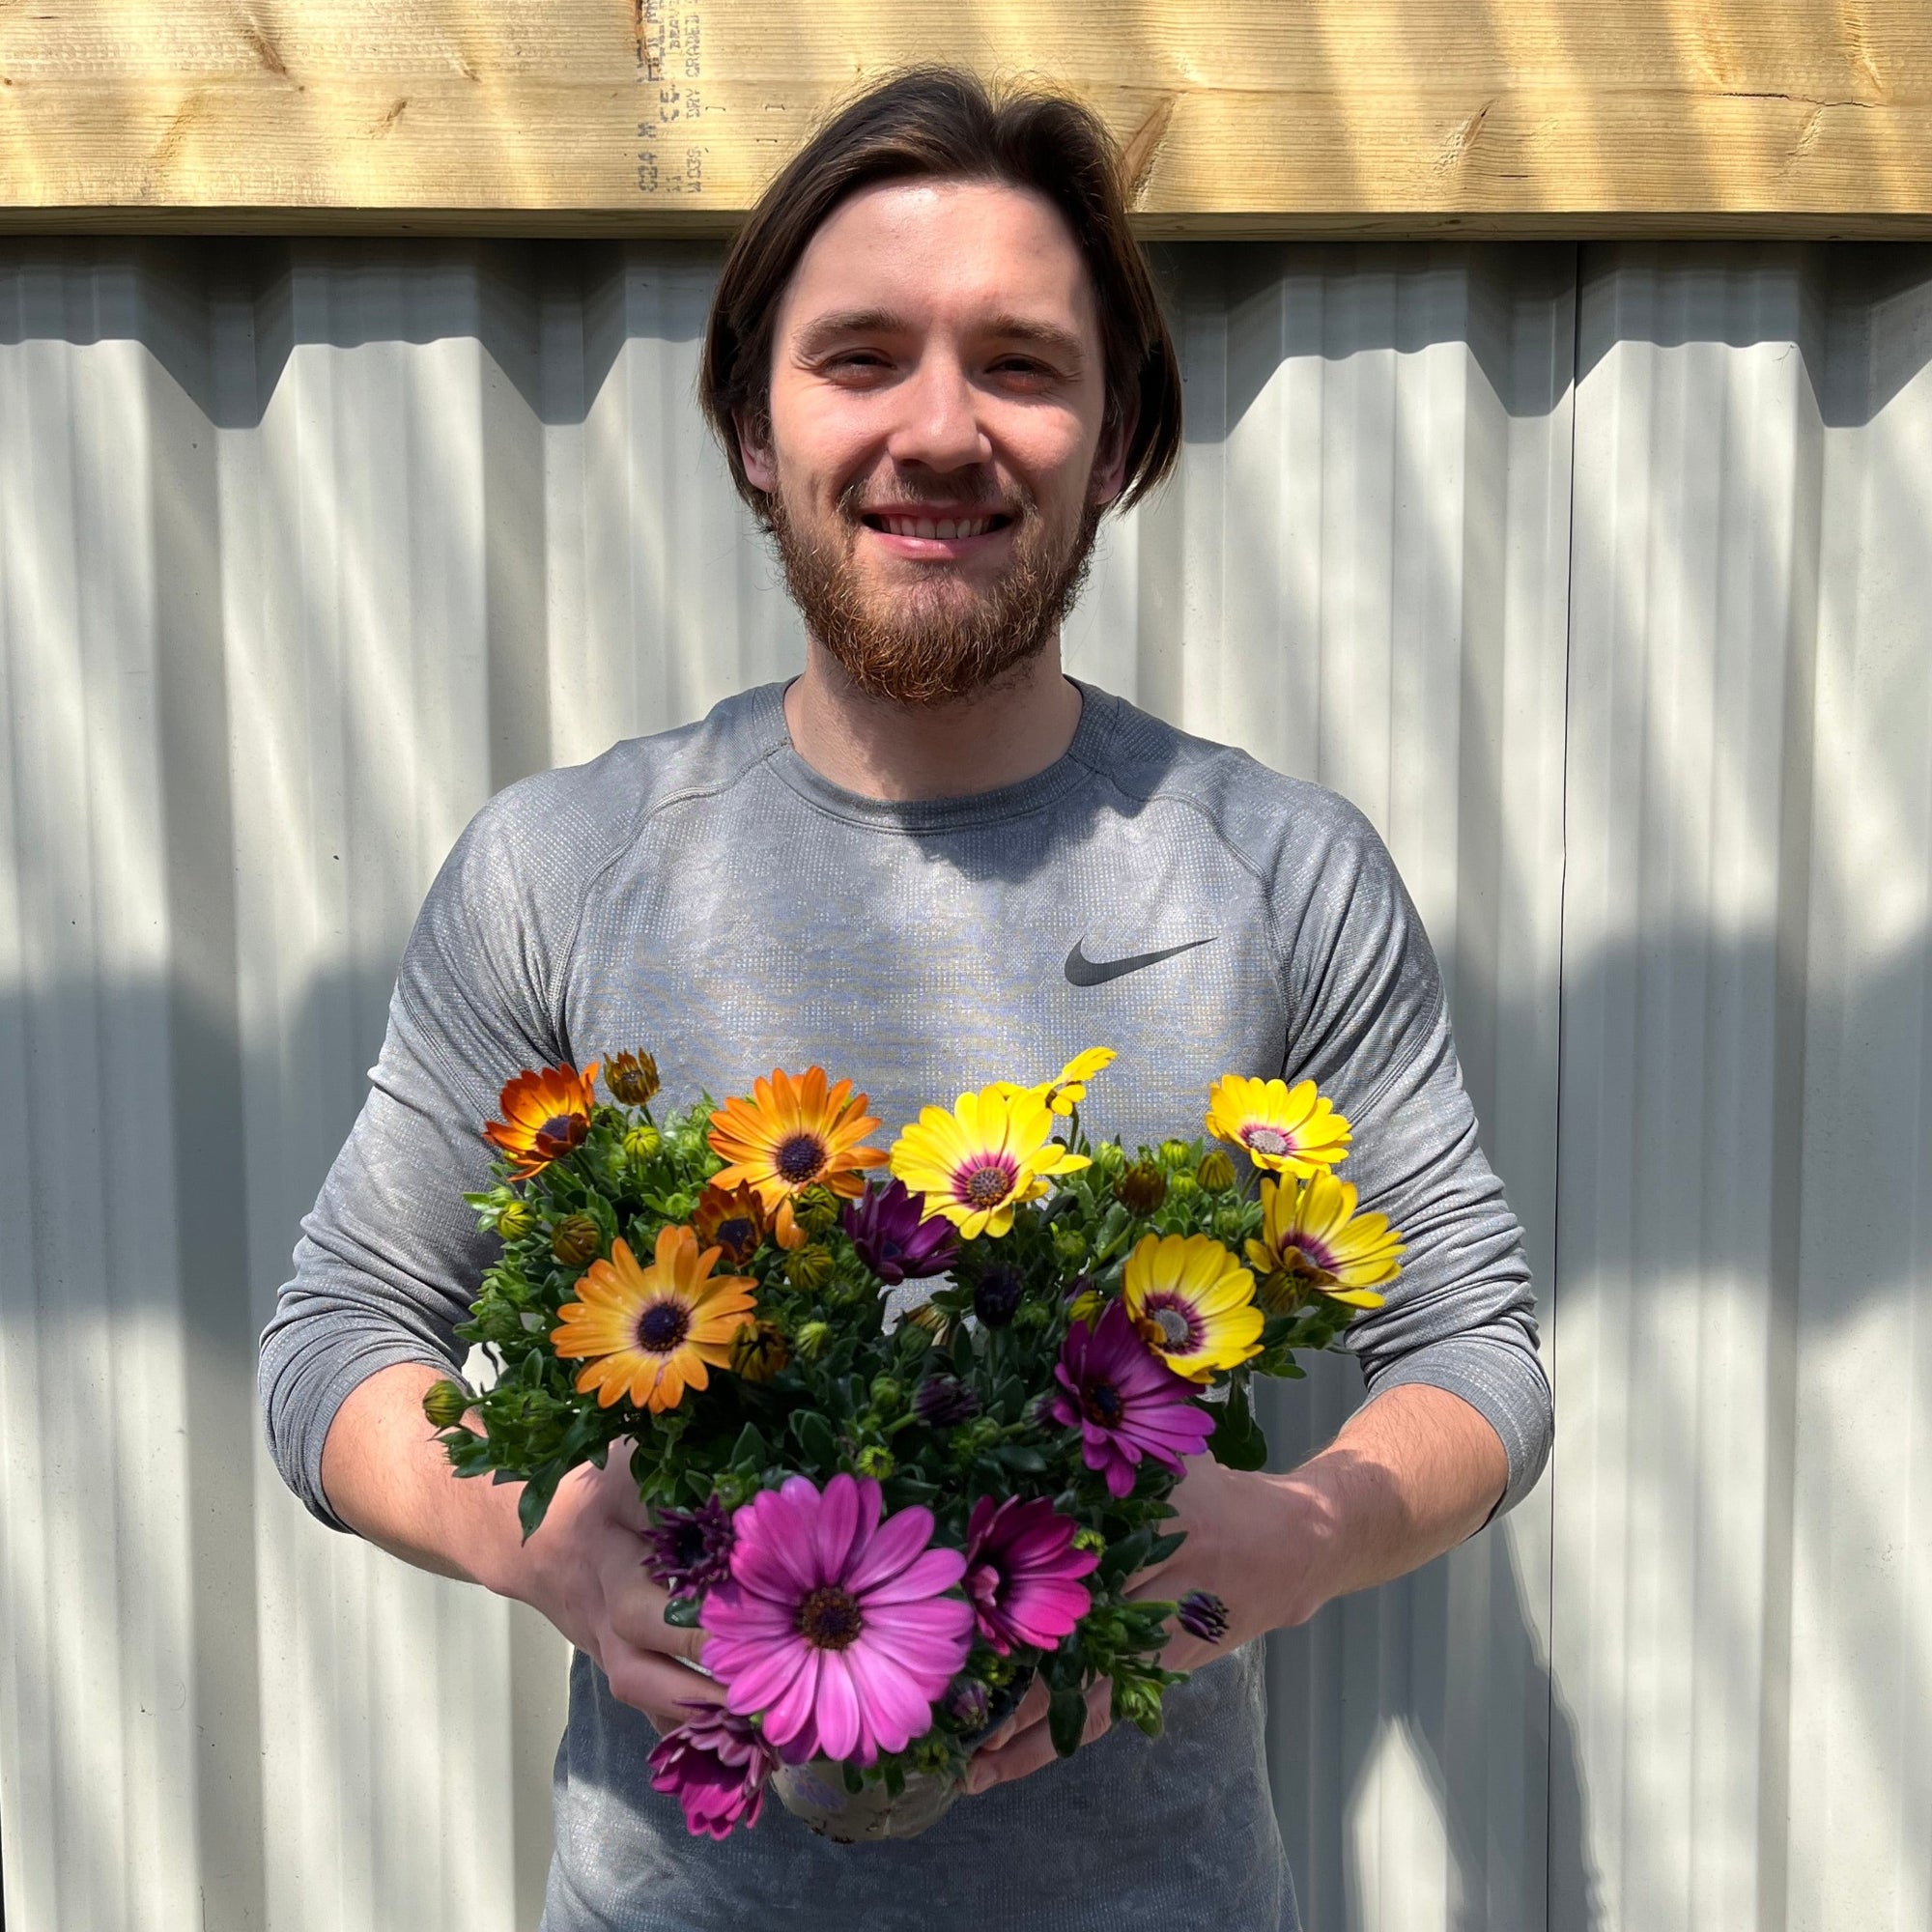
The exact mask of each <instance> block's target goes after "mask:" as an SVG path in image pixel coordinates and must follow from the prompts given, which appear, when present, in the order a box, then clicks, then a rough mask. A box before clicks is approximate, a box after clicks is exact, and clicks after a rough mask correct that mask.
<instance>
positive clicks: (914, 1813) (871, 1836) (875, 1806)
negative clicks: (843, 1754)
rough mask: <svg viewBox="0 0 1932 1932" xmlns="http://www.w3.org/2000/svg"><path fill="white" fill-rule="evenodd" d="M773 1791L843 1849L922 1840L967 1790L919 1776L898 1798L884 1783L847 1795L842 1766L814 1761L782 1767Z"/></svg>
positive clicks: (910, 1778) (909, 1780)
mask: <svg viewBox="0 0 1932 1932" xmlns="http://www.w3.org/2000/svg"><path fill="white" fill-rule="evenodd" d="M772 1789H773V1791H775V1792H776V1793H777V1794H778V1799H779V1803H780V1804H782V1805H783V1806H784V1808H785V1809H786V1810H787V1811H789V1812H790V1813H791V1814H792V1816H793V1817H795V1818H803V1819H804V1820H805V1822H806V1823H807V1824H808V1825H810V1827H811V1829H812V1830H813V1831H814V1832H816V1833H818V1834H819V1835H820V1836H821V1837H825V1838H830V1839H831V1840H832V1841H833V1843H834V1844H838V1845H861V1844H872V1843H876V1842H878V1841H879V1840H881V1839H884V1838H916V1837H918V1836H919V1834H920V1833H922V1832H923V1831H924V1830H925V1829H926V1828H927V1827H928V1826H930V1825H936V1824H937V1823H938V1822H939V1820H940V1819H941V1818H943V1817H944V1816H945V1815H946V1813H947V1812H948V1811H949V1810H951V1809H952V1801H953V1800H954V1799H955V1798H957V1797H958V1796H959V1794H960V1792H961V1791H963V1790H964V1789H965V1787H964V1786H963V1785H960V1784H955V1783H953V1782H952V1779H950V1778H946V1777H935V1776H931V1775H930V1774H929V1773H926V1772H923V1771H915V1772H911V1773H909V1774H908V1775H907V1776H906V1781H905V1789H904V1790H903V1791H902V1792H900V1793H899V1795H898V1796H897V1797H896V1798H895V1797H894V1796H893V1795H892V1793H891V1792H889V1791H888V1790H887V1789H886V1787H885V1786H884V1785H883V1784H868V1785H867V1786H866V1787H865V1788H864V1789H863V1790H860V1791H847V1790H846V1789H845V1777H844V1773H843V1771H842V1770H841V1769H840V1767H839V1765H838V1762H837V1761H836V1760H835V1759H833V1758H827V1757H814V1758H811V1759H809V1760H808V1761H807V1762H806V1763H804V1764H781V1765H780V1766H779V1768H778V1770H777V1771H775V1772H773V1774H772Z"/></svg>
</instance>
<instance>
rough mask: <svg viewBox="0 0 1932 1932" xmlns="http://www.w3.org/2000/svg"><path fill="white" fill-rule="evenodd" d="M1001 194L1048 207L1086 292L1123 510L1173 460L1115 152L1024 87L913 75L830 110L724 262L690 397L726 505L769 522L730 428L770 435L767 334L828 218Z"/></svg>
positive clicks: (1176, 371) (1175, 383) (963, 75)
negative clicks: (725, 491)
mask: <svg viewBox="0 0 1932 1932" xmlns="http://www.w3.org/2000/svg"><path fill="white" fill-rule="evenodd" d="M933 179H938V180H946V181H990V182H1004V183H1007V184H1009V185H1012V186H1014V187H1023V188H1031V189H1033V190H1034V191H1035V192H1037V193H1038V194H1042V195H1044V196H1045V197H1046V199H1047V200H1048V201H1050V202H1051V203H1052V204H1053V205H1054V207H1055V208H1057V209H1058V210H1059V211H1060V213H1061V214H1062V216H1063V217H1064V218H1065V222H1066V225H1067V227H1068V228H1069V229H1071V230H1072V233H1073V239H1074V241H1075V242H1076V243H1077V244H1078V246H1079V249H1080V253H1081V255H1082V257H1083V258H1084V260H1085V262H1086V264H1087V272H1088V274H1089V275H1090V276H1091V277H1092V279H1093V284H1094V304H1095V307H1096V309H1097V311H1098V315H1099V322H1100V338H1101V343H1102V346H1103V349H1104V352H1105V355H1104V362H1105V380H1106V394H1107V403H1106V415H1105V419H1104V420H1105V423H1106V426H1107V428H1108V429H1109V430H1114V429H1117V428H1118V427H1119V425H1120V424H1122V422H1124V421H1126V420H1127V418H1128V416H1129V415H1130V414H1131V415H1132V417H1133V423H1134V428H1133V434H1132V437H1131V438H1130V440H1129V441H1128V444H1127V462H1126V482H1125V486H1124V488H1123V489H1122V493H1121V496H1120V497H1119V499H1118V503H1117V507H1119V508H1121V509H1125V508H1126V507H1127V505H1128V504H1130V503H1133V502H1135V501H1137V500H1138V499H1139V498H1140V497H1144V496H1146V494H1147V493H1148V492H1149V491H1150V490H1151V489H1152V488H1153V487H1154V485H1155V484H1156V483H1158V482H1159V481H1160V480H1161V479H1162V477H1164V476H1165V475H1166V474H1167V472H1168V471H1169V470H1170V469H1173V468H1174V463H1175V459H1176V457H1177V456H1178V455H1179V451H1180V364H1179V359H1178V358H1177V356H1176V355H1175V353H1174V343H1173V341H1172V339H1171V338H1170V337H1169V335H1168V332H1167V324H1166V322H1165V321H1164V320H1163V319H1162V316H1161V312H1160V303H1159V300H1158V298H1156V296H1155V294H1154V285H1153V276H1152V274H1151V272H1150V270H1149V267H1148V260H1147V256H1146V255H1145V254H1144V253H1143V252H1142V249H1141V245H1140V243H1139V241H1136V240H1135V238H1134V235H1133V232H1132V230H1131V229H1129V227H1128V226H1127V210H1126V197H1125V187H1124V184H1123V182H1122V164H1121V157H1120V150H1119V149H1118V148H1117V147H1116V145H1115V143H1114V138H1113V136H1112V135H1111V134H1109V133H1108V131H1107V128H1106V127H1105V124H1104V123H1102V121H1101V120H1100V118H1099V116H1098V115H1096V114H1094V113H1093V112H1092V111H1091V110H1090V109H1089V108H1086V107H1084V106H1082V105H1081V104H1080V102H1079V101H1077V100H1071V99H1066V98H1065V96H1063V95H1058V94H1051V93H1047V92H1045V91H1042V90H1039V89H1036V88H1031V87H1028V88H1014V89H1009V90H1003V91H1001V92H1000V93H999V94H997V95H995V94H992V93H989V92H988V90H987V89H986V87H985V86H984V85H983V84H982V83H981V82H980V80H979V79H978V77H977V76H975V75H974V74H971V73H968V72H966V71H963V70H961V69H958V68H948V67H919V68H910V69H907V70H905V71H902V72H900V73H897V74H895V75H894V76H893V77H892V78H891V79H889V80H886V81H884V82H882V83H880V84H879V85H878V86H877V87H874V88H872V89H871V90H869V91H868V92H867V93H866V94H865V95H862V96H861V97H860V98H859V99H857V100H854V101H852V102H851V103H850V104H849V105H848V106H846V107H844V108H842V109H841V110H840V111H839V112H838V114H837V115H835V116H834V117H833V119H832V120H831V121H830V122H828V123H827V124H826V125H825V127H823V128H820V129H819V131H818V132H817V133H816V134H815V135H813V136H812V138H811V139H810V141H808V142H807V143H806V145H805V147H804V148H803V149H801V150H800V151H799V153H798V154H796V155H794V156H792V158H791V159H790V160H789V161H788V162H787V163H786V164H785V166H784V167H783V168H781V170H780V171H779V173H778V175H777V176H776V177H775V178H774V179H773V180H772V182H771V183H770V184H769V185H767V187H766V188H765V191H764V193H763V194H761V195H760V196H759V197H758V203H757V206H756V207H755V208H754V209H753V211H752V214H751V218H750V219H749V220H748V221H747V222H746V224H745V226H744V227H743V228H742V229H740V230H739V232H738V236H737V239H736V240H735V241H733V242H732V244H731V251H730V253H729V254H728V255H727V256H726V257H725V270H724V273H723V274H722V275H721V276H720V277H719V281H718V287H717V291H716V293H715V294H714V295H713V297H712V300H711V315H710V320H709V322H708V323H707V325H706V327H705V332H704V361H703V366H702V368H701V370H700V372H699V376H698V400H699V403H700V405H701V406H702V408H703V411H704V414H705V417H706V420H707V421H709V423H710V424H711V427H712V430H713V432H714V433H715V434H716V435H717V438H718V440H719V441H720V442H721V443H723V445H724V447H725V460H726V461H727V462H728V463H729V464H730V466H731V477H732V480H733V481H734V482H735V483H736V484H737V486H738V494H739V496H741V497H744V499H745V501H746V502H747V503H749V504H750V505H751V506H752V510H753V514H754V515H755V516H756V517H757V519H758V521H759V522H760V523H761V524H765V525H767V526H768V525H769V523H770V510H769V506H768V504H767V503H766V500H765V493H764V492H763V491H762V490H760V489H758V488H756V487H755V486H754V485H753V483H752V482H751V481H750V480H749V479H748V478H747V476H746V474H745V466H744V460H743V458H742V457H741V456H740V454H739V450H738V436H737V431H736V428H735V426H734V422H733V417H734V416H735V415H739V414H742V415H743V416H744V418H745V420H746V421H747V423H748V424H750V425H751V426H752V427H753V430H754V431H755V432H756V433H757V434H758V435H759V437H760V438H761V439H762V438H765V437H769V435H770V431H771V414H770V404H771V365H772V334H773V329H774V326H775V324H776V321H777V317H778V309H779V303H780V300H781V298H782V296H783V294H784V291H785V287H786V285H787V284H788V283H789V282H790V280H791V276H792V270H794V269H796V268H797V266H798V262H799V257H800V256H802V255H803V254H804V253H805V250H806V246H807V244H808V243H809V242H810V240H811V238H812V236H813V235H814V234H815V233H816V232H817V231H818V228H819V226H820V224H821V223H823V222H824V221H825V219H826V217H827V216H828V215H830V214H831V213H832V212H833V211H834V210H835V209H836V208H837V207H838V204H839V203H840V202H842V201H843V200H845V198H846V197H847V196H848V195H851V194H854V193H856V192H857V191H858V190H859V189H860V188H863V187H869V186H871V185H873V184H875V183H878V182H886V181H908V180H933Z"/></svg>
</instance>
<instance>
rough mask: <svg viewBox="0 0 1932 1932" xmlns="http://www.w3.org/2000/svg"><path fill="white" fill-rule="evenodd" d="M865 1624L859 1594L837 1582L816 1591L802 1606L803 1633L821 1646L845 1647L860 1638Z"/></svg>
mask: <svg viewBox="0 0 1932 1932" xmlns="http://www.w3.org/2000/svg"><path fill="white" fill-rule="evenodd" d="M865 1627H866V1623H865V1619H864V1618H863V1617H862V1616H861V1615H860V1614H859V1600H858V1598H857V1597H855V1596H854V1595H853V1594H852V1593H851V1591H849V1590H841V1589H839V1588H838V1585H837V1584H834V1583H827V1584H825V1585H823V1586H822V1587H821V1588H819V1589H816V1590H814V1591H812V1593H811V1594H810V1596H809V1597H807V1598H806V1600H805V1602H804V1603H802V1604H801V1605H799V1606H798V1634H799V1635H800V1636H802V1637H804V1639H805V1640H806V1642H807V1643H810V1644H815V1645H816V1646H817V1647H818V1648H819V1649H820V1650H843V1649H845V1648H846V1647H847V1646H848V1645H850V1644H853V1643H856V1642H857V1641H858V1640H859V1633H860V1632H861V1631H862V1630H864V1629H865Z"/></svg>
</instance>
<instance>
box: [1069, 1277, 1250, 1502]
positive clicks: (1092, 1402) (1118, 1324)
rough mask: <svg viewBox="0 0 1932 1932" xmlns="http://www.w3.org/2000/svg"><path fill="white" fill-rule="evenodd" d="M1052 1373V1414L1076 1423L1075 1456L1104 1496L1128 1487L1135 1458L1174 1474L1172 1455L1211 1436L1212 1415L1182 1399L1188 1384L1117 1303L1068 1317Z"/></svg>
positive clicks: (1176, 1459) (1176, 1457)
mask: <svg viewBox="0 0 1932 1932" xmlns="http://www.w3.org/2000/svg"><path fill="white" fill-rule="evenodd" d="M1053 1374H1054V1378H1055V1379H1056V1380H1057V1381H1058V1382H1059V1383H1060V1387H1061V1393H1060V1394H1059V1395H1057V1396H1055V1397H1054V1398H1053V1409H1052V1414H1053V1419H1054V1420H1055V1421H1056V1422H1059V1423H1062V1424H1064V1425H1065V1427H1067V1428H1071V1427H1073V1425H1074V1424H1076V1423H1077V1424H1078V1425H1079V1427H1080V1433H1081V1435H1082V1438H1083V1440H1082V1442H1081V1445H1080V1453H1081V1455H1082V1456H1083V1457H1084V1458H1085V1459H1086V1463H1087V1466H1088V1467H1089V1468H1090V1469H1094V1470H1097V1471H1098V1472H1099V1473H1100V1474H1101V1475H1103V1476H1104V1477H1105V1478H1106V1479H1107V1492H1108V1494H1109V1495H1115V1496H1123V1495H1125V1494H1126V1493H1127V1492H1128V1491H1129V1490H1131V1489H1132V1488H1133V1486H1134V1475H1135V1469H1136V1465H1137V1464H1138V1463H1139V1462H1140V1460H1141V1458H1142V1457H1143V1456H1151V1457H1152V1459H1153V1460H1154V1461H1155V1462H1156V1463H1160V1464H1161V1465H1162V1466H1163V1467H1165V1468H1169V1469H1173V1470H1175V1471H1176V1472H1177V1473H1178V1472H1179V1469H1180V1466H1181V1462H1180V1459H1181V1458H1182V1457H1183V1456H1192V1455H1196V1454H1198V1453H1199V1452H1200V1451H1201V1450H1202V1449H1204V1448H1206V1447H1207V1443H1208V1437H1209V1436H1210V1435H1213V1433H1214V1421H1213V1418H1212V1417H1211V1416H1209V1415H1207V1414H1205V1413H1203V1411H1202V1410H1201V1409H1199V1408H1197V1407H1196V1406H1194V1404H1193V1403H1192V1402H1191V1401H1190V1400H1189V1398H1190V1397H1191V1396H1192V1395H1193V1394H1194V1392H1195V1385H1194V1384H1193V1383H1192V1382H1190V1381H1188V1380H1187V1379H1186V1378H1184V1377H1181V1376H1178V1375H1176V1374H1175V1373H1174V1371H1173V1370H1172V1369H1170V1368H1169V1367H1168V1366H1167V1364H1166V1363H1165V1362H1163V1361H1162V1360H1161V1359H1160V1358H1159V1357H1158V1356H1157V1355H1155V1354H1154V1352H1153V1351H1152V1350H1151V1349H1150V1348H1149V1347H1148V1346H1147V1344H1146V1343H1145V1342H1143V1341H1142V1340H1141V1338H1140V1337H1139V1336H1138V1335H1137V1334H1136V1333H1135V1332H1134V1326H1133V1322H1132V1321H1130V1320H1129V1319H1128V1316H1127V1311H1126V1308H1125V1306H1124V1305H1123V1304H1122V1303H1121V1302H1119V1301H1110V1302H1108V1304H1107V1306H1106V1307H1105V1309H1104V1310H1102V1311H1101V1315H1100V1320H1099V1323H1098V1325H1097V1326H1095V1327H1093V1328H1089V1327H1088V1325H1087V1324H1086V1322H1084V1321H1076V1322H1074V1323H1073V1325H1072V1326H1071V1327H1070V1328H1068V1329H1067V1331H1066V1340H1065V1342H1064V1343H1063V1344H1062V1345H1061V1350H1060V1360H1059V1361H1058V1362H1057V1363H1056V1364H1055V1365H1054V1370H1053Z"/></svg>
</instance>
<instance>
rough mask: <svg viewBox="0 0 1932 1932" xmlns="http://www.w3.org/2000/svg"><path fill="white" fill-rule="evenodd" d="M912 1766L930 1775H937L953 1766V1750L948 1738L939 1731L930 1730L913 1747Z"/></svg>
mask: <svg viewBox="0 0 1932 1932" xmlns="http://www.w3.org/2000/svg"><path fill="white" fill-rule="evenodd" d="M912 1768H913V1769H914V1770H915V1771H923V1772H924V1773H925V1775H926V1776H928V1777H937V1776H941V1775H942V1774H943V1773H945V1772H948V1771H950V1770H951V1769H952V1750H951V1749H950V1748H949V1747H948V1746H947V1743H946V1740H945V1739H944V1738H942V1737H941V1736H939V1734H938V1733H937V1732H930V1733H928V1734H927V1735H926V1736H925V1737H923V1738H921V1739H920V1740H919V1742H918V1743H917V1744H916V1745H914V1746H913V1747H912Z"/></svg>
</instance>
